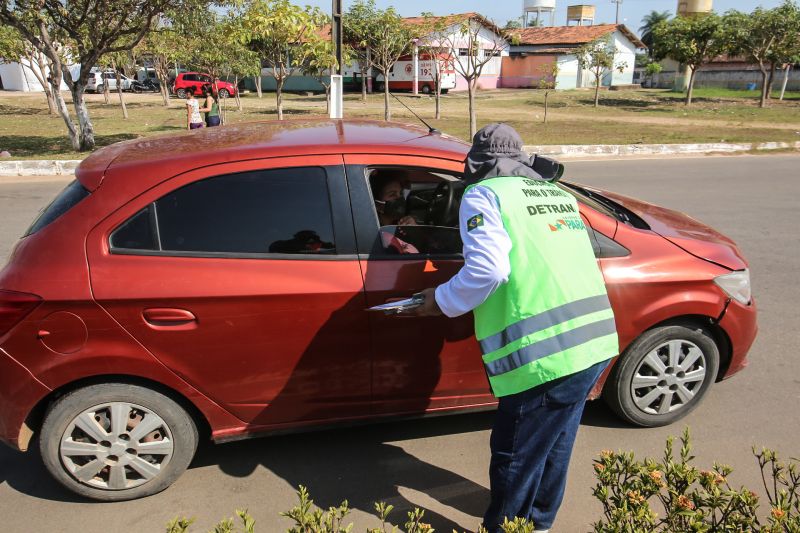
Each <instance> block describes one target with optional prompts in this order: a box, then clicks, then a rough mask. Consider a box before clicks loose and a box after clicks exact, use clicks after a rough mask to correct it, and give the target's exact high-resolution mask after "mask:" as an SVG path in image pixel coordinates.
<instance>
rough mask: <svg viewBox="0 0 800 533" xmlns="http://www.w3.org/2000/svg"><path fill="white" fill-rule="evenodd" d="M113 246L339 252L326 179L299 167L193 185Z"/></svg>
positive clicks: (150, 211)
mask: <svg viewBox="0 0 800 533" xmlns="http://www.w3.org/2000/svg"><path fill="white" fill-rule="evenodd" d="M110 242H111V249H112V250H113V251H114V252H115V253H126V252H127V253H132V252H134V251H153V252H159V253H160V254H163V255H170V254H173V253H175V254H177V255H193V254H200V255H202V254H206V253H211V254H233V255H237V254H292V255H296V254H309V255H320V254H335V253H336V246H335V244H334V231H333V219H332V212H331V206H330V199H329V195H328V186H327V174H326V172H325V170H324V169H322V168H320V167H296V168H287V169H274V170H260V171H254V172H243V173H238V174H229V175H224V176H216V177H213V178H207V179H204V180H201V181H197V182H194V183H190V184H188V185H185V186H183V187H181V188H180V189H177V190H175V191H173V192H171V193H169V194H167V195H166V196H164V197H162V198H160V199H159V200H156V201H155V202H153V203H152V204H149V205H148V206H147V207H145V208H144V209H143V210H141V211H139V212H138V213H137V214H136V215H134V216H133V217H131V218H130V219H128V221H127V222H125V223H124V224H123V225H121V226H120V227H119V228H118V229H116V230H115V231H114V233H112V235H111V241H110Z"/></svg>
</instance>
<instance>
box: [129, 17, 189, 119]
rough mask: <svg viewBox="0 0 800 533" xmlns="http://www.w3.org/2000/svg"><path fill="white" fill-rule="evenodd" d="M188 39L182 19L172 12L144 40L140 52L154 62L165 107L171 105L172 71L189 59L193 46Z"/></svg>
mask: <svg viewBox="0 0 800 533" xmlns="http://www.w3.org/2000/svg"><path fill="white" fill-rule="evenodd" d="M188 41H189V37H188V36H187V33H186V32H184V31H183V29H182V26H181V24H180V20H179V19H178V17H176V16H175V15H172V14H170V15H169V16H167V17H164V18H162V19H161V20H159V21H158V22H157V24H156V27H155V29H154V30H153V31H151V32H150V33H148V34H147V36H146V37H145V38H144V40H143V41H142V44H141V47H140V48H141V50H140V54H141V55H142V56H144V57H148V58H149V59H150V61H151V62H152V64H153V70H155V73H156V78H157V79H158V86H159V91H160V92H161V98H162V100H163V102H164V107H169V80H170V71H171V70H172V67H173V66H174V65H175V64H177V63H182V62H184V61H185V60H186V59H187V57H188V54H189V50H190V49H191V48H192V47H191V46H189V44H188Z"/></svg>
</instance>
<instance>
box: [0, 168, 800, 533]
mask: <svg viewBox="0 0 800 533" xmlns="http://www.w3.org/2000/svg"><path fill="white" fill-rule="evenodd" d="M568 176H569V177H570V178H571V179H573V180H575V181H578V182H582V183H586V184H591V185H596V186H599V187H604V188H608V189H612V190H615V191H617V192H620V193H623V194H627V195H631V196H635V197H639V198H642V199H644V200H647V201H651V202H654V203H658V204H661V205H664V206H667V207H671V208H675V209H678V210H681V211H684V212H686V213H688V214H690V215H691V216H693V217H695V218H697V219H699V220H702V221H703V222H706V223H708V224H709V225H711V226H713V227H715V228H716V229H718V230H720V231H721V232H723V233H725V234H726V235H728V236H730V237H732V238H733V239H734V240H735V241H736V242H737V243H738V244H739V245H740V247H741V249H742V251H743V252H744V254H745V256H746V257H747V258H748V259H749V261H750V263H751V270H752V279H753V286H754V287H753V293H754V295H755V297H756V298H757V301H758V305H759V309H760V319H759V323H760V334H759V338H758V339H757V341H756V344H755V346H754V347H753V349H752V351H751V352H750V363H751V364H750V367H749V368H747V369H746V370H745V371H744V372H742V373H741V374H739V375H738V376H736V377H735V378H733V379H731V380H729V381H727V382H723V383H719V384H717V385H716V386H714V388H713V389H712V390H711V392H710V394H709V395H708V396H707V397H706V399H705V401H704V403H703V405H701V406H700V407H699V408H698V409H697V410H695V411H694V412H693V413H692V414H691V415H690V416H689V417H687V418H686V419H685V420H683V421H681V422H679V423H677V424H675V425H673V426H671V427H667V428H658V429H639V428H633V427H629V426H626V425H624V424H621V423H620V422H618V421H617V419H616V418H614V417H613V416H612V415H611V414H610V412H609V410H608V409H607V408H606V407H605V405H604V404H602V403H600V402H595V403H593V404H591V405H590V406H589V407H588V409H587V413H586V415H585V417H584V421H583V425H582V428H581V431H580V434H579V437H578V442H577V445H576V449H575V454H574V457H573V463H572V469H571V472H570V478H569V486H568V492H567V498H566V501H565V503H564V507H563V508H562V512H561V515H560V517H559V520H558V522H557V524H556V527H555V528H554V532H555V531H558V532H559V533H560V532H570V533H571V532H579V531H588V530H589V529H590V524H591V522H592V521H593V520H595V519H597V518H598V517H599V516H600V511H601V507H600V504H599V503H598V502H596V501H595V500H594V499H593V497H592V496H591V487H592V486H593V476H592V466H591V460H592V458H593V457H595V456H596V454H597V453H598V452H599V451H600V450H602V449H623V450H633V451H635V452H636V453H637V455H639V456H645V455H651V456H653V455H656V456H660V455H661V453H662V451H663V444H664V440H665V439H666V437H667V436H668V435H670V434H672V435H678V434H679V433H680V432H681V431H682V429H683V427H684V426H685V425H688V426H690V427H691V430H692V433H693V436H694V444H695V452H696V455H697V463H698V465H700V466H702V467H710V466H711V465H712V462H713V461H714V460H717V461H720V462H723V463H728V464H730V465H732V466H733V467H734V469H735V473H734V475H733V476H732V482H733V485H740V484H744V485H748V486H750V487H751V488H752V489H753V490H755V491H756V492H759V493H761V492H763V488H761V480H760V476H759V474H758V469H757V466H756V462H755V460H754V459H753V458H752V455H751V452H750V447H751V445H753V444H755V445H758V446H761V445H768V446H771V447H774V448H776V449H777V450H779V452H781V454H782V455H783V456H784V457H788V456H795V457H798V456H800V444H798V443H800V410H799V409H798V407H800V372H798V370H799V369H800V364H799V363H798V348H797V347H798V346H800V320H799V319H798V312H797V306H798V302H800V282H798V279H797V276H798V273H800V232H798V231H797V221H798V219H799V218H800V207H798V206H800V156H797V155H773V156H736V157H713V158H672V159H665V160H624V161H604V162H593V161H584V162H580V163H578V162H575V163H569V164H568ZM65 183H66V180H65V179H64V178H53V179H49V180H32V181H25V178H20V179H18V180H17V179H14V180H10V179H7V178H0V258H2V257H5V256H6V255H7V254H8V253H9V251H10V249H11V246H12V244H13V241H14V240H15V239H16V238H17V236H19V235H20V234H21V233H22V232H23V231H24V229H25V228H26V227H27V226H28V224H29V223H30V221H31V220H32V219H33V217H34V215H35V213H36V211H37V210H38V209H40V208H41V207H42V206H43V205H44V204H45V203H46V202H47V201H49V199H50V198H52V196H53V195H54V194H56V192H57V191H58V190H59V189H60V188H61V187H63V186H64V184H65ZM490 425H491V414H479V415H462V416H456V417H448V418H439V419H427V420H424V421H406V422H394V423H388V424H382V425H374V426H369V427H361V428H351V429H342V430H336V431H328V432H321V433H310V434H303V435H292V436H281V437H272V438H266V439H258V440H250V441H243V442H238V443H231V444H225V445H219V446H214V445H211V444H207V445H204V446H203V447H202V448H201V450H200V452H199V454H198V457H197V459H196V460H195V462H194V463H193V465H192V467H191V468H190V470H189V471H188V472H186V473H185V474H184V475H183V477H182V478H181V479H180V480H178V482H177V483H176V484H175V485H174V486H173V487H172V488H170V489H168V490H167V491H166V492H164V493H162V494H159V495H156V496H153V497H150V498H147V499H144V500H139V501H133V502H124V503H116V504H96V503H87V502H85V501H80V500H78V499H77V498H75V497H73V496H71V495H70V494H69V493H67V492H66V491H64V490H62V489H60V488H59V487H58V486H56V484H55V482H54V481H51V479H50V478H49V476H48V475H47V474H46V473H45V471H44V468H43V467H42V466H41V465H40V462H39V459H38V458H37V457H36V455H35V454H26V455H22V454H19V453H16V452H13V451H12V450H10V449H7V448H3V447H0V523H2V526H0V528H1V529H2V530H3V531H14V532H27V531H48V532H60V531H80V532H82V533H95V532H97V533H101V532H103V533H105V532H108V531H118V532H128V531H131V532H133V531H135V532H145V531H152V532H157V531H163V526H164V524H165V523H166V522H167V521H168V520H169V519H170V518H171V517H173V516H176V515H184V516H194V517H196V518H197V521H196V531H208V530H209V529H211V528H212V526H213V524H214V523H215V521H216V520H218V519H220V518H224V517H226V516H230V515H232V513H233V511H234V509H236V508H248V509H249V510H250V511H251V513H252V514H253V515H254V517H255V518H256V520H257V529H256V530H257V531H261V532H272V531H281V530H284V531H285V529H286V527H287V526H288V525H289V521H287V520H286V519H282V518H280V517H279V516H278V513H279V512H280V511H283V510H287V509H289V508H290V507H292V505H293V504H294V501H295V499H294V495H293V487H296V486H297V485H298V484H304V485H306V486H308V487H309V490H310V492H311V495H312V497H313V498H314V500H315V502H316V503H317V504H318V505H320V506H323V507H327V506H330V505H336V504H338V503H339V500H340V499H344V498H347V499H348V500H349V502H350V505H351V506H352V507H353V508H354V509H355V511H354V512H353V514H352V515H351V516H350V518H351V519H352V520H353V521H354V522H355V524H356V528H355V531H364V529H365V528H367V527H378V526H379V524H378V523H377V520H376V519H375V518H374V517H372V516H371V515H369V514H368V513H369V511H371V509H372V502H373V501H375V500H384V501H387V502H389V503H392V504H394V505H395V506H397V507H407V506H409V505H412V506H415V505H416V506H422V507H425V508H427V509H429V510H430V514H429V515H427V516H428V518H429V519H430V521H431V522H432V523H433V525H434V527H435V528H436V530H437V531H442V532H445V531H447V532H449V531H451V530H452V529H453V528H457V529H459V530H474V528H475V527H476V526H477V524H478V523H479V518H478V516H479V515H481V514H482V513H483V510H484V508H485V506H486V503H487V500H488V489H487V487H488V475H487V468H488V461H489V450H488V438H489V428H490ZM394 518H395V520H396V521H397V522H401V523H402V522H404V521H405V520H404V518H403V517H401V516H399V514H398V515H397V516H395V517H394Z"/></svg>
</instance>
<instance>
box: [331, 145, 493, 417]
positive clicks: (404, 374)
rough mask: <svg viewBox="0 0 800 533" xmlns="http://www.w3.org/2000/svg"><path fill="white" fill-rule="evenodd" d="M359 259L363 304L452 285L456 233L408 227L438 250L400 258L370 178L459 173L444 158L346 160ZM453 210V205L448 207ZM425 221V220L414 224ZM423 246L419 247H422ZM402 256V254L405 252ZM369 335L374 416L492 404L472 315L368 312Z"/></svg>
mask: <svg viewBox="0 0 800 533" xmlns="http://www.w3.org/2000/svg"><path fill="white" fill-rule="evenodd" d="M345 162H346V164H347V178H348V184H349V188H350V195H351V203H352V204H353V217H354V220H355V224H356V235H357V241H358V247H359V257H360V258H361V264H362V268H363V271H364V286H365V289H366V296H367V303H368V305H369V306H375V305H378V304H383V303H386V302H389V301H392V300H396V299H402V298H407V297H409V296H411V295H412V294H414V293H416V292H419V291H421V290H423V289H425V288H428V287H435V286H437V285H439V284H441V283H444V282H446V281H447V280H448V279H450V278H451V277H452V276H453V275H454V274H455V273H456V272H458V270H459V269H460V268H461V266H462V264H463V257H462V256H461V242H460V239H459V237H458V229H457V228H455V227H453V228H442V227H426V226H424V224H420V226H418V227H416V228H411V229H409V228H406V230H407V231H414V232H417V233H418V234H426V233H428V234H429V235H430V236H432V237H433V239H434V240H436V242H437V243H439V244H438V245H437V246H440V247H439V248H437V249H436V251H435V252H433V253H432V251H431V250H424V249H420V250H416V251H417V252H420V253H414V252H413V251H412V253H398V251H397V249H396V247H395V248H392V247H391V246H388V245H387V242H386V241H387V239H386V235H387V232H388V231H389V230H388V228H380V227H379V222H378V216H377V214H376V210H375V202H374V200H375V196H374V194H375V193H376V191H373V190H372V189H371V187H370V176H371V175H374V171H375V170H376V169H378V171H380V169H384V170H386V169H389V170H390V172H393V173H400V174H402V173H403V172H404V171H408V172H409V174H410V175H411V174H413V175H415V176H417V177H419V176H421V175H422V174H424V173H425V172H430V173H431V175H432V176H434V177H435V176H436V175H442V176H445V175H449V176H451V177H454V176H455V175H456V174H460V171H461V170H462V169H463V164H462V163H458V162H455V161H450V160H442V159H434V158H422V157H409V156H383V155H345ZM454 208H455V209H457V206H455V207H454ZM419 222H423V221H419ZM420 248H422V247H420ZM406 251H407V250H406ZM369 318H370V329H371V337H372V357H373V360H372V395H373V402H374V411H373V412H374V413H375V414H399V413H420V412H423V411H426V410H427V411H434V410H438V409H447V408H454V407H463V406H473V405H474V406H477V405H486V404H491V403H493V402H494V398H493V397H492V395H491V394H490V392H489V387H488V382H487V380H486V374H485V372H484V370H483V365H482V362H481V357H480V352H479V349H478V345H477V343H476V342H475V339H474V332H473V322H472V320H473V319H472V315H471V314H467V315H465V316H462V317H459V318H456V319H450V318H447V317H433V318H431V317H426V318H418V317H413V316H397V315H395V316H388V315H384V314H382V313H375V312H370V313H369Z"/></svg>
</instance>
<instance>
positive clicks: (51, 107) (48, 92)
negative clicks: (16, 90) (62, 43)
mask: <svg viewBox="0 0 800 533" xmlns="http://www.w3.org/2000/svg"><path fill="white" fill-rule="evenodd" d="M34 54H35V55H34ZM25 59H27V60H28V65H27V68H28V70H30V71H31V74H33V76H34V77H35V78H36V81H38V82H39V85H41V86H42V90H43V91H44V95H45V97H46V98H47V112H48V114H50V115H54V114H55V112H56V104H55V100H54V99H53V91H52V89H51V87H50V84H49V83H48V80H49V78H50V77H51V76H52V74H53V73H52V69H51V68H50V66H49V65H48V62H47V56H45V55H44V54H43V53H42V52H40V51H36V52H29V53H28V54H27V55H26V56H25ZM34 62H35V63H36V65H37V67H38V71H37V70H34V69H33V63H34ZM22 67H23V74H24V72H25V70H24V69H25V67H26V65H25V64H24V63H23V64H22ZM45 67H47V73H45ZM25 83H28V76H25ZM28 89H30V84H28Z"/></svg>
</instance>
